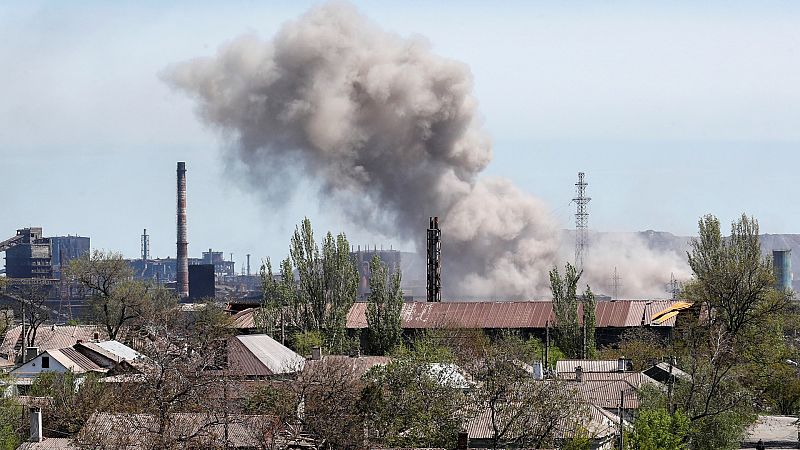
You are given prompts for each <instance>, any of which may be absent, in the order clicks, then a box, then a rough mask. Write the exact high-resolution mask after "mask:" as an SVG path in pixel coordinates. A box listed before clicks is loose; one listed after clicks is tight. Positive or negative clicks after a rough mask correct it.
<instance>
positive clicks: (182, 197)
mask: <svg viewBox="0 0 800 450" xmlns="http://www.w3.org/2000/svg"><path fill="white" fill-rule="evenodd" d="M186 235H187V232H186V163H185V162H182V161H181V162H178V255H177V256H178V261H177V263H178V267H177V279H176V281H177V286H176V288H177V290H178V294H179V295H180V296H181V297H188V296H189V242H188V241H187V239H186Z"/></svg>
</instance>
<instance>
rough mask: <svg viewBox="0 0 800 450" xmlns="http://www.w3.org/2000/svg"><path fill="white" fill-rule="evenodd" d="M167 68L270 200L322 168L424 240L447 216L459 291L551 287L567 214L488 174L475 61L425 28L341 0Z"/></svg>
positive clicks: (332, 199)
mask: <svg viewBox="0 0 800 450" xmlns="http://www.w3.org/2000/svg"><path fill="white" fill-rule="evenodd" d="M164 78H165V79H166V80H167V82H168V83H170V84H171V85H172V86H174V87H176V88H178V89H181V90H183V91H185V92H187V93H188V94H190V95H191V96H192V97H193V98H195V99H196V100H197V109H198V113H199V115H200V116H201V117H202V119H203V120H204V121H205V122H206V123H207V124H209V125H210V126H212V127H214V128H217V129H219V130H220V131H221V133H222V134H223V135H224V136H226V138H228V139H229V140H230V144H231V145H229V146H227V147H226V150H225V151H226V155H227V157H228V158H229V161H230V162H231V163H232V165H233V166H235V167H237V168H239V169H240V170H241V171H242V173H243V177H242V179H243V180H244V181H245V182H246V183H248V184H249V185H250V186H252V187H254V188H256V189H257V190H258V191H259V192H260V193H262V194H263V198H264V199H265V200H266V201H267V202H270V203H271V204H275V205H280V202H281V201H282V198H284V197H283V195H284V194H285V193H287V192H288V191H291V189H292V186H293V185H295V184H296V183H297V182H298V181H299V179H301V178H305V179H310V180H312V181H314V182H315V183H318V185H319V186H320V195H321V199H322V200H324V202H325V204H326V205H330V207H334V208H341V209H342V210H344V211H347V213H346V215H347V216H348V217H350V218H351V219H352V220H353V221H354V223H356V224H357V225H358V226H361V227H363V228H364V229H367V230H370V231H374V232H378V233H382V234H384V235H386V234H395V235H397V236H398V237H400V238H402V239H403V240H406V241H411V242H414V243H415V244H416V245H417V249H418V250H419V251H422V252H424V237H425V232H424V230H425V228H426V227H427V223H428V221H427V219H428V217H429V216H434V215H436V216H440V218H441V220H440V223H441V228H442V230H443V254H444V265H443V271H444V274H443V279H444V280H445V281H444V291H445V294H446V295H448V296H451V297H452V296H455V295H459V294H469V295H507V296H508V295H511V296H524V295H537V294H538V295H541V294H545V293H547V291H548V287H547V284H548V277H547V274H548V271H549V270H550V269H551V268H552V267H553V265H554V264H556V263H557V262H558V261H559V260H563V258H560V257H559V253H560V247H561V245H562V244H561V240H560V232H559V228H560V225H561V226H563V225H564V224H557V223H556V221H555V220H554V219H553V218H552V217H551V215H550V213H549V212H548V208H547V206H546V205H545V204H544V203H543V202H542V201H540V200H539V199H537V198H536V197H534V196H531V195H530V194H528V193H525V192H523V191H521V190H520V189H518V188H517V187H516V186H514V185H513V184H512V183H511V182H510V181H509V180H506V179H502V178H493V177H487V176H482V175H481V172H482V171H483V170H484V169H485V168H486V167H487V165H488V164H489V162H490V161H491V159H492V150H491V142H490V139H489V137H488V135H487V133H486V132H485V131H484V130H483V128H482V126H481V122H480V117H479V115H478V112H477V101H476V99H475V98H474V97H473V96H472V77H471V75H470V71H469V69H468V67H467V66H466V65H464V64H462V63H460V62H457V61H453V60H450V59H446V58H443V57H441V56H438V55H436V54H434V53H433V52H432V51H431V49H430V46H429V44H428V43H427V42H426V41H425V40H424V39H421V38H416V37H415V38H410V39H409V38H402V37H400V36H397V35H394V34H390V33H387V32H385V31H382V30H381V29H379V28H378V27H377V26H376V25H375V24H373V23H371V22H369V21H368V20H367V19H366V18H364V17H363V16H361V15H360V14H359V13H358V12H357V11H356V10H355V9H354V8H353V7H351V6H349V5H347V4H341V3H334V4H328V5H324V6H322V7H318V8H316V9H313V10H311V11H309V12H308V13H306V14H305V15H304V16H302V17H300V18H299V19H298V20H296V21H293V22H289V23H287V24H286V25H284V26H283V28H282V29H281V30H280V32H279V33H278V34H277V35H276V36H275V37H274V38H273V39H272V40H270V41H263V40H260V39H259V38H257V37H255V36H252V35H246V36H242V37H240V38H238V39H236V40H234V41H232V42H230V43H228V44H227V45H225V46H223V47H222V48H221V49H220V50H219V51H218V53H217V54H216V56H214V57H210V58H199V59H194V60H191V61H187V62H183V63H178V64H175V65H174V66H172V67H170V68H169V69H168V70H167V71H166V72H165V75H164ZM620 244H621V243H619V242H616V243H614V244H613V245H611V246H608V247H609V249H613V250H614V252H613V254H614V255H619V257H620V258H621V259H622V260H624V261H625V262H624V263H620V264H618V265H621V266H622V265H624V266H630V269H626V270H637V269H639V268H645V269H646V272H647V276H646V278H642V280H645V281H642V283H645V284H652V283H651V278H653V277H656V278H657V277H658V275H660V276H661V277H662V278H663V277H668V276H669V272H670V270H671V268H670V267H665V266H663V265H661V261H662V260H661V259H657V258H655V257H654V255H655V254H654V253H653V252H652V251H651V250H649V249H648V248H647V247H646V246H638V245H635V246H629V247H625V246H622V245H620ZM604 251H605V250H602V247H598V248H595V249H593V250H592V254H593V256H592V258H594V260H595V263H588V262H587V265H588V268H589V269H590V270H588V271H587V272H590V273H593V272H595V269H593V268H594V266H593V265H592V264H606V262H607V261H608V260H609V259H610V258H600V257H599V256H600V255H599V254H600V253H601V252H604ZM595 256H598V257H597V258H595ZM609 256H610V255H609ZM592 258H590V259H589V261H591V259H592ZM645 258H649V263H648V264H642V261H643V259H645ZM569 259H570V260H571V258H569ZM666 262H668V263H669V264H672V263H673V262H674V261H673V259H672V258H671V257H670V258H669V259H668V260H667V261H666ZM629 263H630V264H629ZM651 263H652V264H651ZM669 264H667V265H669ZM613 265H614V264H613V262H611V266H612V267H613ZM651 266H653V267H651ZM605 267H606V268H607V267H608V266H605ZM596 271H597V272H598V273H599V272H600V271H601V270H600V269H599V268H598V269H597V270H596ZM602 272H603V274H604V276H605V273H606V271H605V270H602ZM626 277H627V278H628V279H627V280H626V281H628V282H629V283H632V282H633V280H634V279H635V278H636V274H634V273H631V272H628V273H627V275H626ZM597 280H599V278H597ZM588 281H590V282H592V281H593V279H589V280H588ZM663 281H665V280H663V279H661V280H658V283H662V282H663ZM635 283H638V281H637V282H635ZM634 285H635V284H634Z"/></svg>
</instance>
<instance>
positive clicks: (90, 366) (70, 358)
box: [11, 347, 108, 378]
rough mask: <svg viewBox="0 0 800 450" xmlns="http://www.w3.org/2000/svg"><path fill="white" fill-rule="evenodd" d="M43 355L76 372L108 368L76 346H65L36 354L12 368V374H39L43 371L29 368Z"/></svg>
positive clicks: (29, 375) (23, 375) (25, 376)
mask: <svg viewBox="0 0 800 450" xmlns="http://www.w3.org/2000/svg"><path fill="white" fill-rule="evenodd" d="M43 357H49V358H52V359H53V360H54V361H56V362H57V363H58V364H60V365H61V366H63V367H64V368H65V369H66V370H69V371H71V372H73V373H76V374H80V373H86V372H106V371H107V370H108V369H106V368H104V367H101V366H99V365H97V364H96V363H95V362H94V361H92V360H91V359H89V358H88V357H87V356H86V355H84V354H82V353H80V352H79V351H77V350H75V348H74V347H65V348H60V349H55V350H47V351H45V352H42V353H40V354H39V355H37V356H36V358H33V359H31V360H30V361H28V362H26V363H25V364H23V365H21V366H19V367H17V368H16V369H14V370H12V371H11V375H12V376H14V377H18V378H30V377H32V376H36V375H38V374H39V373H40V372H42V371H40V370H33V371H29V369H31V368H33V366H34V365H35V364H36V363H37V362H39V361H41V359H42V358H43ZM52 369H53V367H51V368H50V369H49V370H48V369H45V370H43V371H44V372H47V371H53V370H52Z"/></svg>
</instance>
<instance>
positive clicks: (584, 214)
mask: <svg viewBox="0 0 800 450" xmlns="http://www.w3.org/2000/svg"><path fill="white" fill-rule="evenodd" d="M588 185H589V183H587V182H586V181H584V174H583V172H578V182H577V183H575V191H576V193H577V197H575V198H573V199H572V201H573V202H575V204H576V205H577V207H578V208H577V211H576V212H575V268H576V269H577V270H578V272H580V271H581V270H583V258H584V253H585V251H586V247H588V246H589V209H588V208H587V207H586V205H588V204H589V201H590V200H591V197H587V196H586V186H588Z"/></svg>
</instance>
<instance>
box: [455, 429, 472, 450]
mask: <svg viewBox="0 0 800 450" xmlns="http://www.w3.org/2000/svg"><path fill="white" fill-rule="evenodd" d="M468 448H469V433H467V431H466V430H461V431H459V432H458V438H457V439H456V450H467V449H468Z"/></svg>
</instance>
